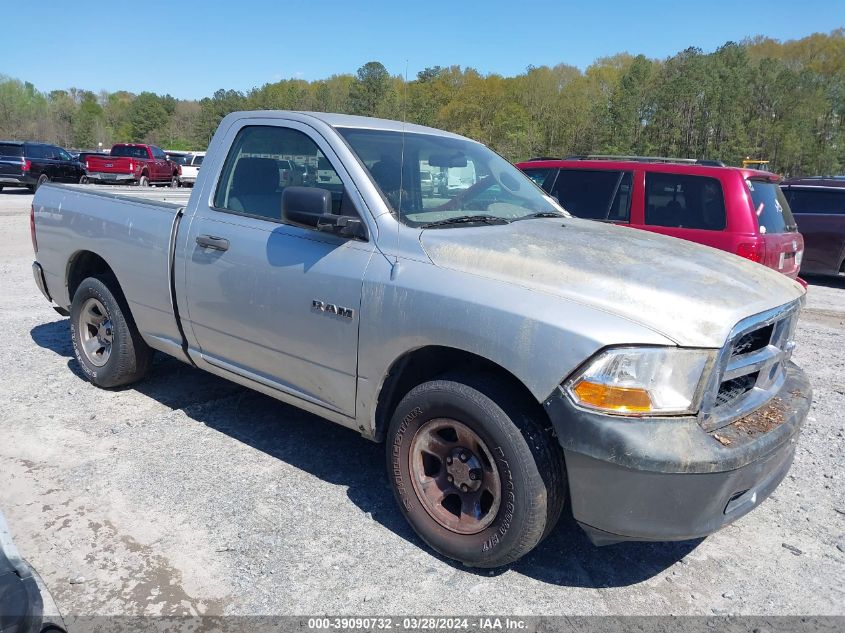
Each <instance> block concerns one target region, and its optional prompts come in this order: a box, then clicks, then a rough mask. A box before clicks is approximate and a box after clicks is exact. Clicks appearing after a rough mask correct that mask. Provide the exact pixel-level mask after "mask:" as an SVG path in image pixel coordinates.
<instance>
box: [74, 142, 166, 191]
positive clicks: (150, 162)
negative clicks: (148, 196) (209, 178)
mask: <svg viewBox="0 0 845 633" xmlns="http://www.w3.org/2000/svg"><path fill="white" fill-rule="evenodd" d="M85 169H86V171H87V172H88V181H89V182H92V183H107V184H123V185H138V186H140V187H148V186H150V185H167V186H170V187H178V186H179V176H180V174H181V173H182V171H181V168H180V166H179V165H178V164H177V163H174V162H173V161H171V160H169V159H168V158H167V156H166V155H165V153H164V151H163V150H162V149H160V148H158V147H156V146H155V145H143V144H138V143H118V144H117V145H114V146H113V147H112V148H111V152H109V154H108V155H106V156H99V155H90V156H88V158H87V159H86V161H85Z"/></svg>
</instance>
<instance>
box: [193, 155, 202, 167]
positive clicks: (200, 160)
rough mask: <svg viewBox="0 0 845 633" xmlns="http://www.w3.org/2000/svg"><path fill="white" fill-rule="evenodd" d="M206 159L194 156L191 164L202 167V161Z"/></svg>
mask: <svg viewBox="0 0 845 633" xmlns="http://www.w3.org/2000/svg"><path fill="white" fill-rule="evenodd" d="M203 158H205V157H204V156H194V161H193V163H191V164H192V165H202V159H203Z"/></svg>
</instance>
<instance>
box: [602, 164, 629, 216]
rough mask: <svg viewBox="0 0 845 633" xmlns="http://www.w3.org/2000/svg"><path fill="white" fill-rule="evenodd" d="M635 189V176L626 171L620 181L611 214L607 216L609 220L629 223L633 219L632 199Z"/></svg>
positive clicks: (611, 206)
mask: <svg viewBox="0 0 845 633" xmlns="http://www.w3.org/2000/svg"><path fill="white" fill-rule="evenodd" d="M633 189H634V185H633V175H632V174H631V172H630V171H626V172H624V173H623V174H622V178H621V179H620V180H619V186H618V187H617V188H616V195H615V196H613V202H612V203H611V205H610V213H609V214H608V216H607V219H608V220H613V221H616V222H627V221H628V220H630V219H631V197H632V193H633Z"/></svg>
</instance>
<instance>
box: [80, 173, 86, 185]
mask: <svg viewBox="0 0 845 633" xmlns="http://www.w3.org/2000/svg"><path fill="white" fill-rule="evenodd" d="M79 184H80V185H87V184H88V176H86V175H85V174H82V175H81V176H80V177H79Z"/></svg>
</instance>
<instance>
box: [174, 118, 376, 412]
mask: <svg viewBox="0 0 845 633" xmlns="http://www.w3.org/2000/svg"><path fill="white" fill-rule="evenodd" d="M262 121H265V122H264V123H262ZM227 146H228V147H230V148H231V149H230V152H229V155H228V157H227V158H226V160H225V162H224V163H223V164H222V165H220V164H219V163H214V164H211V165H210V164H208V163H206V164H205V165H204V167H203V169H213V170H216V171H217V176H216V178H213V179H209V180H208V181H207V182H208V184H207V185H206V186H205V187H204V189H203V191H202V192H201V193H200V194H199V195H197V198H198V199H200V200H202V201H203V202H202V203H200V206H199V207H198V208H197V209H196V211H195V215H194V217H193V218H192V219H191V221H190V226H189V228H188V230H187V235H186V240H187V242H186V243H185V258H184V266H185V273H186V274H185V293H186V295H187V306H186V308H187V310H186V312H187V320H188V323H189V327H187V328H186V336H187V337H188V339H189V344H190V346H191V347H192V348H194V349H195V350H197V351H198V352H199V354H200V360H201V362H206V363H208V364H210V365H212V366H214V368H216V369H217V370H218V371H217V373H220V370H223V371H225V372H230V373H234V374H238V375H240V376H242V377H245V378H247V379H249V380H251V381H255V382H258V383H261V384H262V385H265V386H269V387H271V388H273V389H275V390H278V391H280V392H283V393H285V394H287V395H290V396H294V397H296V398H299V399H302V400H305V401H308V402H310V403H314V404H318V405H320V406H322V407H325V408H327V409H331V410H332V411H335V412H338V413H342V414H344V415H346V416H350V417H352V416H354V415H355V397H356V384H357V364H358V318H359V308H360V304H361V292H362V286H363V278H364V272H365V270H366V268H367V265H368V263H369V261H370V258H371V256H372V254H373V244H372V242H370V241H367V240H360V239H351V238H342V237H339V236H337V235H334V234H332V233H327V232H321V231H317V230H315V229H310V228H303V227H300V226H293V225H290V224H286V223H285V222H284V221H283V219H282V214H281V199H282V191H283V189H284V186H285V183H284V182H283V179H282V177H281V174H280V171H279V161H282V160H291V159H292V158H293V157H294V156H304V157H305V160H306V161H307V162H308V164H309V165H313V166H315V167H316V165H317V164H318V163H319V164H321V165H323V166H325V165H327V164H328V165H329V166H330V168H331V170H332V174H331V178H330V181H329V182H327V183H314V185H313V186H317V187H321V188H324V189H329V190H330V191H331V192H332V197H333V201H334V202H335V212H336V213H341V214H350V215H351V214H359V213H360V211H359V209H360V208H361V205H362V204H363V203H362V202H360V203H359V202H355V201H354V200H353V197H352V196H353V195H354V194H355V193H357V189H355V187H354V184H353V183H352V181H351V179H350V178H349V176H348V174H347V173H346V171H345V170H344V169H343V168H342V166H341V165H340V164H339V161H337V158H336V156H335V154H334V152H333V151H332V150H331V148H330V147H329V146H328V145H327V144H326V142H325V140H324V139H322V137H319V136H317V135H316V134H315V133H313V131H312V130H311V128H309V127H308V126H306V125H304V124H301V123H298V122H294V121H290V122H285V124H284V125H280V124H279V120H278V119H273V120H272V121H267V120H262V119H252V120H250V121H249V124H248V125H247V122H243V124H242V125H241V126H234V127H233V129H230V130H229V132H228V143H227ZM198 193H199V192H198ZM356 200H360V196H357V198H356ZM362 219H363V218H362ZM365 223H366V220H365ZM328 305H331V306H333V309H330V310H329V309H325V307H326V306H328Z"/></svg>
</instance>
